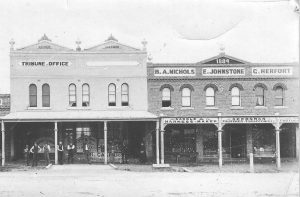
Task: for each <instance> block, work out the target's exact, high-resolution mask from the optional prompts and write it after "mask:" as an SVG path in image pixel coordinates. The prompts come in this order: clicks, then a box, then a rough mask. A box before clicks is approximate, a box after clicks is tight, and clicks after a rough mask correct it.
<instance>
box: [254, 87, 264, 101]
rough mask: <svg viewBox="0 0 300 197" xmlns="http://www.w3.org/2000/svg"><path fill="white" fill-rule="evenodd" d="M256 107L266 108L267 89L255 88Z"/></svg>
mask: <svg viewBox="0 0 300 197" xmlns="http://www.w3.org/2000/svg"><path fill="white" fill-rule="evenodd" d="M255 97H256V106H265V89H264V88H263V87H261V86H257V87H256V88H255Z"/></svg>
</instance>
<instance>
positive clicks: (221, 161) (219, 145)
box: [218, 129, 223, 168]
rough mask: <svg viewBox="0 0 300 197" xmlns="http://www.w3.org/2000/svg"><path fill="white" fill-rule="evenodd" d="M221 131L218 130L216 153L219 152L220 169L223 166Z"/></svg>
mask: <svg viewBox="0 0 300 197" xmlns="http://www.w3.org/2000/svg"><path fill="white" fill-rule="evenodd" d="M222 131H223V130H221V129H218V151H219V167H220V168H221V167H222V165H223V154H222V150H223V147H222Z"/></svg>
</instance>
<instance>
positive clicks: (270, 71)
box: [252, 66, 293, 76]
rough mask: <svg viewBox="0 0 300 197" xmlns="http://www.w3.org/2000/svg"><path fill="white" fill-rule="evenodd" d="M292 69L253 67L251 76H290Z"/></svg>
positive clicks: (283, 67)
mask: <svg viewBox="0 0 300 197" xmlns="http://www.w3.org/2000/svg"><path fill="white" fill-rule="evenodd" d="M292 74H293V67H285V66H281V67H253V68H252V75H254V76H260V75H274V76H278V75H292Z"/></svg>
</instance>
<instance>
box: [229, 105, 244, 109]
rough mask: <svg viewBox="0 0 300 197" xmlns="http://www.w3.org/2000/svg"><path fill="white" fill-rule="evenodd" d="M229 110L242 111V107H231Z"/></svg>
mask: <svg viewBox="0 0 300 197" xmlns="http://www.w3.org/2000/svg"><path fill="white" fill-rule="evenodd" d="M230 109H233V110H241V109H244V107H241V106H231V107H230Z"/></svg>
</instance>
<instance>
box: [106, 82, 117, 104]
mask: <svg viewBox="0 0 300 197" xmlns="http://www.w3.org/2000/svg"><path fill="white" fill-rule="evenodd" d="M111 86H112V87H114V91H110V87H111ZM116 91H117V87H116V84H114V83H110V84H109V85H108V106H110V107H114V106H116V105H117V96H116V95H117V94H116ZM111 92H113V93H112V94H111ZM110 96H114V102H111V101H110Z"/></svg>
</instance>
